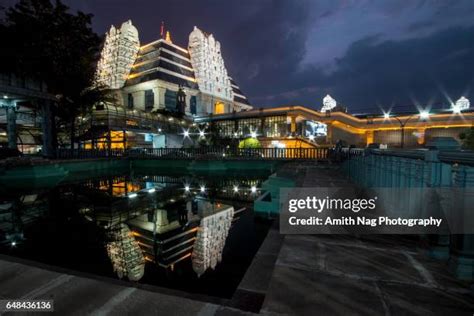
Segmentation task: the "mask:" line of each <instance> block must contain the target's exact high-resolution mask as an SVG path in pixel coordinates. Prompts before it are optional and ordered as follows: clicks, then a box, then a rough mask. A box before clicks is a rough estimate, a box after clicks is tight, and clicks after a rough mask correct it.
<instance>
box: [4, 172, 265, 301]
mask: <svg viewBox="0 0 474 316" xmlns="http://www.w3.org/2000/svg"><path fill="white" fill-rule="evenodd" d="M268 176H269V173H268V172H258V173H255V172H249V174H247V175H246V174H242V173H239V174H236V173H230V172H228V173H226V174H205V175H196V174H190V173H187V174H176V173H175V172H172V170H170V172H165V171H157V172H143V171H137V170H136V171H133V170H132V171H127V172H122V173H118V174H113V175H107V176H100V177H89V178H87V179H84V177H81V179H83V180H81V181H73V180H71V179H70V178H69V179H68V180H67V181H63V182H61V183H59V184H57V185H53V186H50V187H43V188H41V187H40V188H38V187H37V188H34V187H31V186H29V184H28V183H25V184H24V185H23V186H22V187H21V188H18V187H15V188H14V189H8V188H3V189H2V190H1V191H0V253H2V254H7V255H10V256H15V257H20V258H26V259H29V260H33V261H36V262H41V263H46V264H49V265H53V266H59V267H64V268H67V269H71V270H75V271H81V272H87V273H92V274H97V275H100V276H106V277H111V278H115V279H122V280H127V281H129V282H140V283H144V284H149V285H153V286H158V287H164V288H170V289H176V290H180V291H185V292H191V293H199V294H204V295H208V296H216V297H224V298H230V297H231V296H232V294H233V292H234V291H235V289H236V287H237V286H238V284H239V283H240V281H241V279H242V277H243V275H244V274H245V271H246V269H247V268H248V266H249V265H250V262H251V261H252V259H253V256H254V254H255V253H256V251H257V250H258V248H259V246H260V244H261V243H262V241H263V239H264V238H265V236H266V233H267V231H268V228H269V225H270V224H271V223H270V221H269V220H267V219H262V218H259V217H256V216H254V214H253V210H252V205H253V200H254V199H256V198H257V197H258V196H259V195H260V190H259V188H260V185H261V183H262V182H263V181H264V180H265V179H266V178H267V177H268Z"/></svg>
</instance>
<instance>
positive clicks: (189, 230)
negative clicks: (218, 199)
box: [128, 199, 234, 275]
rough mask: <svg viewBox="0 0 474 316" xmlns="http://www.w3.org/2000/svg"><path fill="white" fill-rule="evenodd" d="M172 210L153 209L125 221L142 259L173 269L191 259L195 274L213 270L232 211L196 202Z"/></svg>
mask: <svg viewBox="0 0 474 316" xmlns="http://www.w3.org/2000/svg"><path fill="white" fill-rule="evenodd" d="M174 207H177V211H176V210H174V209H173V210H165V209H157V210H155V211H154V212H153V214H151V215H150V214H143V215H141V216H138V217H136V218H134V219H131V220H130V221H128V225H129V226H130V228H131V229H132V231H133V235H134V236H135V238H136V240H137V241H138V243H139V245H140V247H141V249H142V251H143V253H144V255H145V259H146V260H147V261H149V262H153V263H155V264H157V265H158V266H160V267H163V268H170V269H174V265H175V264H176V263H178V262H180V261H182V260H185V259H187V258H190V257H191V258H192V260H193V269H194V270H195V272H196V273H197V274H198V275H201V274H203V273H204V272H205V271H206V270H207V269H208V268H215V266H216V264H217V263H218V262H220V261H221V259H222V251H223V249H224V245H225V240H226V237H227V235H228V232H229V229H230V226H231V224H232V221H233V219H234V208H233V207H232V206H229V205H224V204H219V203H211V202H209V201H206V200H199V199H195V200H192V201H187V202H186V203H185V204H183V205H181V206H180V205H178V204H175V205H174Z"/></svg>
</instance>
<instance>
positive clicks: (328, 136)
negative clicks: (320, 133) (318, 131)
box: [326, 123, 334, 144]
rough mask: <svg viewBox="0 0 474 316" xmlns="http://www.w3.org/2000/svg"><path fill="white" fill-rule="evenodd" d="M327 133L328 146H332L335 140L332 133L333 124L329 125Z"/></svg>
mask: <svg viewBox="0 0 474 316" xmlns="http://www.w3.org/2000/svg"><path fill="white" fill-rule="evenodd" d="M327 127H328V129H327V133H326V143H328V144H332V143H333V139H332V132H333V128H334V127H333V126H332V123H327Z"/></svg>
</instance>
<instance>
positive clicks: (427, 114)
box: [420, 111, 430, 120]
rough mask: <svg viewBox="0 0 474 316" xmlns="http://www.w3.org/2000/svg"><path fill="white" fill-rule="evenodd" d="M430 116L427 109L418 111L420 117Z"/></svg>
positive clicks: (423, 118) (426, 117)
mask: <svg viewBox="0 0 474 316" xmlns="http://www.w3.org/2000/svg"><path fill="white" fill-rule="evenodd" d="M429 117H430V112H428V111H420V119H422V120H426V119H428V118H429Z"/></svg>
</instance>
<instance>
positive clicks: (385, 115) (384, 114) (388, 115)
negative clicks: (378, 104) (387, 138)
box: [383, 112, 390, 120]
mask: <svg viewBox="0 0 474 316" xmlns="http://www.w3.org/2000/svg"><path fill="white" fill-rule="evenodd" d="M383 118H384V119H385V120H388V119H389V118H390V112H384V113H383Z"/></svg>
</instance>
